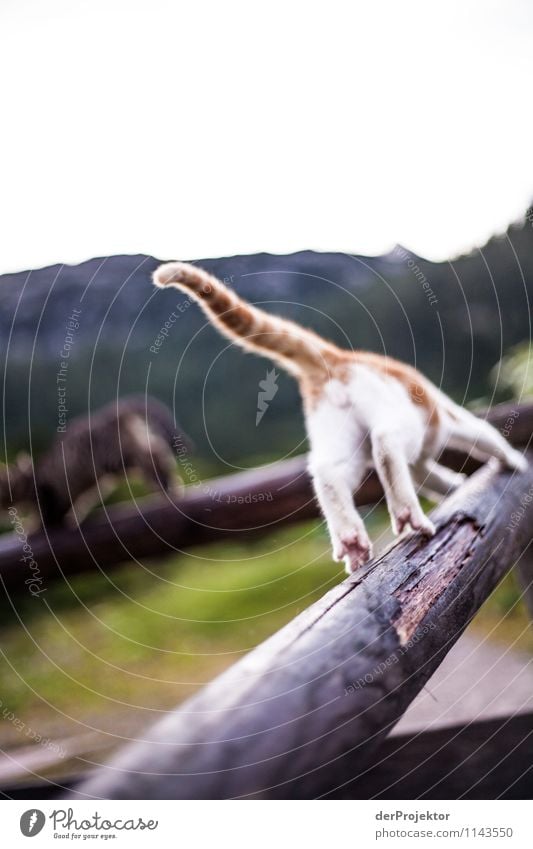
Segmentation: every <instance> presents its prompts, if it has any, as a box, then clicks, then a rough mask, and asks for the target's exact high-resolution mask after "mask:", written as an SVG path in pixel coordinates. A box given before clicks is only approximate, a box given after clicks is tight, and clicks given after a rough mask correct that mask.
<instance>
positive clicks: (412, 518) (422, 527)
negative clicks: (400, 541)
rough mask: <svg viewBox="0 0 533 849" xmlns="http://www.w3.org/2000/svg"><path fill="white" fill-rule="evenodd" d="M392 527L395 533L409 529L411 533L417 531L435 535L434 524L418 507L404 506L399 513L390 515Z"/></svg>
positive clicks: (430, 535)
mask: <svg viewBox="0 0 533 849" xmlns="http://www.w3.org/2000/svg"><path fill="white" fill-rule="evenodd" d="M392 529H393V531H394V533H395V534H396V535H400V534H403V533H404V532H405V531H409V530H411V531H412V532H413V533H416V532H417V531H419V532H420V533H421V534H424V536H426V537H432V536H434V535H435V530H436V529H435V525H434V524H433V522H432V521H431V519H428V517H427V516H426V515H425V513H423V512H422V510H421V509H420V508H418V509H415V508H411V507H404V508H403V509H402V510H400V511H399V513H398V514H397V515H395V516H393V517H392Z"/></svg>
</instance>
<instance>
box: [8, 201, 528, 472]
mask: <svg viewBox="0 0 533 849" xmlns="http://www.w3.org/2000/svg"><path fill="white" fill-rule="evenodd" d="M531 220H532V216H531V215H528V216H526V217H525V218H524V221H522V222H520V223H518V224H516V225H514V226H512V227H510V228H509V230H508V232H507V233H506V234H505V235H503V236H499V237H496V238H493V239H492V240H491V241H489V243H488V244H487V245H485V246H484V247H483V249H482V250H479V251H474V252H473V253H472V254H469V255H468V256H463V257H459V258H457V259H455V260H453V261H452V262H447V263H432V262H429V261H427V260H424V259H421V258H418V257H416V256H414V255H413V254H411V253H409V252H408V251H406V250H404V249H403V248H401V247H398V248H396V249H395V250H394V251H392V252H391V253H390V254H389V255H386V256H382V257H370V258H369V257H361V256H350V255H343V254H332V253H329V254H328V253H315V252H312V251H303V252H300V253H297V254H292V255H289V256H273V255H269V254H257V255H251V256H238V257H230V258H224V259H211V260H198V262H199V264H201V265H203V266H204V267H206V268H208V269H209V270H210V271H212V272H214V273H215V274H217V275H218V276H219V277H222V278H223V279H226V281H227V282H228V283H229V285H231V286H233V287H234V288H235V290H236V291H237V292H239V293H240V294H242V295H243V296H244V297H246V298H248V299H250V300H252V301H253V302H255V303H258V304H261V305H263V306H264V308H265V309H268V310H270V311H272V312H277V313H280V314H283V315H287V316H290V317H292V318H295V319H296V320H298V321H300V322H301V323H303V324H305V325H307V326H310V327H313V328H315V329H316V330H318V331H319V332H320V333H322V334H323V335H325V336H327V337H329V338H330V339H333V340H335V341H336V342H338V343H340V344H342V345H344V346H346V347H364V348H369V349H371V350H375V351H380V352H387V353H388V354H390V355H392V356H397V357H400V358H401V359H404V360H407V361H409V362H413V363H416V365H417V366H418V367H419V368H421V369H422V370H423V371H424V372H425V373H426V374H428V376H430V377H431V378H432V379H433V380H434V381H436V382H437V383H439V384H441V385H442V386H443V388H444V389H445V390H446V391H447V392H449V393H451V394H452V395H453V396H454V397H456V398H457V399H459V400H461V401H463V400H469V399H470V400H471V399H473V398H478V397H480V396H490V395H491V393H492V391H493V387H492V385H491V382H490V378H489V373H490V371H491V369H492V367H493V366H494V365H495V363H497V362H498V361H499V360H500V358H501V356H502V353H504V352H505V351H506V350H508V349H509V348H510V347H511V346H513V345H515V344H517V343H518V342H521V341H523V340H528V339H529V337H530V307H529V304H530V301H531V300H533V227H532V224H531ZM157 262H158V260H155V259H153V258H149V257H144V256H115V257H109V258H107V259H93V260H90V261H88V262H85V263H82V264H81V265H78V266H59V265H58V266H53V267H50V268H45V269H41V270H37V271H32V272H31V273H20V274H10V275H4V276H3V277H1V278H0V345H1V348H0V361H1V363H2V366H3V367H4V368H3V382H4V404H5V420H6V439H7V446H8V452H9V453H10V454H11V453H12V452H14V451H15V450H18V449H20V448H28V447H30V445H31V447H32V448H33V450H34V451H39V450H41V449H42V447H43V446H44V445H45V444H46V443H47V442H48V441H49V440H50V439H51V438H52V436H53V434H54V433H55V431H56V429H57V426H58V423H59V419H58V407H59V405H60V404H61V403H62V404H63V406H64V407H65V408H66V414H65V415H66V419H67V421H68V420H69V419H70V418H72V416H73V415H75V414H78V413H80V412H85V411H87V409H88V405H90V406H91V407H93V408H94V407H95V406H97V405H99V404H101V403H102V402H104V401H106V400H108V399H110V398H113V397H115V396H116V395H117V393H118V394H120V395H124V394H128V393H131V392H144V391H145V390H146V389H148V391H149V392H151V393H152V394H154V395H156V396H158V397H160V398H161V399H162V400H164V401H166V402H167V403H168V404H169V405H171V406H174V408H175V412H176V416H177V418H178V420H179V421H180V422H181V423H182V424H183V426H184V427H185V428H186V429H187V430H188V431H189V432H190V433H191V435H192V437H193V439H194V441H195V443H196V450H197V452H198V455H199V456H200V457H202V458H203V460H204V461H205V462H206V463H207V464H208V465H209V467H212V468H213V469H220V468H221V467H222V466H224V465H226V464H227V463H229V464H240V463H242V464H243V465H251V464H253V463H254V462H257V461H260V460H263V459H270V458H274V457H281V456H283V455H284V454H285V453H286V452H291V451H302V450H304V448H305V442H304V441H303V440H304V433H303V427H302V422H301V415H300V412H299V404H298V399H297V392H296V388H295V386H294V384H293V382H292V381H291V379H290V378H289V377H287V376H285V375H283V374H281V375H280V376H279V378H278V379H277V385H278V387H279V388H278V391H277V393H276V394H275V395H274V397H273V399H272V401H271V402H270V406H269V408H268V409H267V411H266V413H265V414H264V415H263V417H262V418H261V421H260V423H259V425H257V426H256V410H257V396H258V391H259V390H260V387H259V382H260V381H262V380H263V379H264V378H265V376H266V371H267V367H268V368H270V364H269V363H268V362H267V361H266V360H263V359H259V358H256V357H251V356H245V355H243V353H242V352H241V351H240V350H237V349H235V348H231V346H229V345H228V343H227V342H226V341H225V340H224V339H222V338H221V337H220V336H219V335H218V334H217V333H216V332H215V331H214V330H213V329H212V328H211V327H210V326H209V325H208V324H207V323H206V321H205V318H204V316H203V314H201V312H200V310H199V309H198V308H197V306H196V305H194V304H191V303H190V302H189V301H188V299H187V297H186V296H185V295H181V294H180V293H179V292H178V291H177V290H170V291H160V290H156V289H155V288H154V287H153V286H152V285H151V282H150V274H151V271H152V270H153V268H154V267H155V266H156V265H157ZM497 397H499V396H497Z"/></svg>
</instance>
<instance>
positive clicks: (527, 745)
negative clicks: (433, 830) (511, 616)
mask: <svg viewBox="0 0 533 849" xmlns="http://www.w3.org/2000/svg"><path fill="white" fill-rule="evenodd" d="M351 772H352V775H353V776H354V778H353V780H351V781H349V783H347V784H345V785H344V786H343V787H340V788H339V789H338V790H337V791H336V792H335V793H334V794H332V796H331V798H335V799H419V800H427V799H531V797H532V796H533V715H532V714H530V713H528V714H515V715H514V716H505V717H499V718H497V719H486V720H483V721H480V722H468V723H466V724H464V725H451V726H448V727H446V728H437V729H435V730H432V731H424V732H422V733H421V734H420V733H419V734H409V735H403V734H402V735H398V736H393V737H389V738H388V739H387V740H385V743H384V744H383V746H382V747H381V749H380V750H379V759H378V762H377V763H376V764H375V765H374V766H372V767H371V768H370V769H368V770H363V771H362V772H360V771H359V763H358V760H357V757H354V759H353V762H352V764H351ZM35 798H39V797H37V796H36V797H35Z"/></svg>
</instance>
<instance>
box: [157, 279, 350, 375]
mask: <svg viewBox="0 0 533 849" xmlns="http://www.w3.org/2000/svg"><path fill="white" fill-rule="evenodd" d="M153 279H154V283H155V285H156V286H160V287H162V288H164V287H165V286H176V287H177V288H179V289H183V290H185V291H186V292H187V293H188V294H190V295H192V297H193V298H194V299H195V300H197V301H198V303H199V304H200V306H201V307H202V309H203V310H204V312H205V313H206V314H207V316H208V317H209V319H210V320H211V321H212V322H213V324H215V325H216V327H218V329H219V330H220V332H221V333H223V334H224V336H227V337H229V338H230V339H232V340H234V341H235V342H236V343H237V344H238V345H240V346H241V347H242V348H245V349H246V350H248V351H254V352H255V353H258V354H263V355H266V356H268V357H270V358H271V359H272V360H274V361H275V362H276V363H278V364H279V365H280V366H281V367H282V368H284V369H286V371H289V372H291V373H292V374H293V375H295V376H296V377H302V376H304V375H305V374H307V373H309V372H314V371H316V370H317V369H318V370H320V371H321V372H324V371H329V369H330V367H331V366H332V365H333V364H334V362H336V361H338V360H339V359H340V358H341V357H342V352H341V351H340V349H339V348H337V347H336V346H335V345H333V344H332V343H330V342H326V340H324V339H322V338H321V337H320V336H318V335H317V334H315V333H313V331H311V330H306V329H305V328H304V327H300V325H298V324H295V323H294V322H292V321H290V320H288V319H285V318H281V317H279V316H274V315H270V314H269V313H266V312H264V311H263V310H261V309H258V308H257V307H254V306H252V304H249V303H247V302H246V301H243V300H242V299H241V298H239V296H238V295H237V294H236V293H235V292H233V291H232V290H231V289H228V287H227V286H225V285H224V283H222V282H221V281H220V280H217V278H216V277H213V275H211V274H209V273H208V272H207V271H204V270H203V269H201V268H197V267H196V266H194V265H189V264H188V263H185V262H167V263H166V264H165V265H160V266H159V268H158V269H156V271H155V272H154V277H153Z"/></svg>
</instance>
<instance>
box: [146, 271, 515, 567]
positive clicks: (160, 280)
mask: <svg viewBox="0 0 533 849" xmlns="http://www.w3.org/2000/svg"><path fill="white" fill-rule="evenodd" d="M154 283H155V284H156V285H157V286H161V287H165V286H177V287H178V288H180V289H183V290H185V291H186V292H187V293H188V294H190V295H192V297H193V298H195V299H196V300H197V301H198V303H199V304H200V306H201V307H202V308H203V310H204V312H205V313H206V314H207V315H208V317H209V318H210V320H211V321H212V322H213V324H215V325H216V327H218V329H219V330H220V331H221V333H223V334H224V335H225V336H227V337H229V338H230V339H232V340H234V341H235V342H236V343H237V344H238V345H240V346H241V347H243V348H245V349H246V350H247V351H254V352H256V353H258V354H262V355H264V356H267V357H270V358H271V359H272V360H274V362H276V363H277V364H278V365H279V366H281V367H282V368H284V369H285V370H286V371H288V372H290V374H292V375H293V376H294V377H295V378H296V379H297V381H298V383H299V386H300V391H301V395H302V399H303V404H304V413H305V420H306V426H307V432H308V436H309V441H310V454H309V471H310V473H311V476H312V478H313V482H314V486H315V491H316V494H317V497H318V500H319V502H320V506H321V508H322V510H323V513H324V516H325V518H326V522H327V525H328V529H329V533H330V537H331V542H332V545H333V557H334V559H335V560H336V561H341V560H344V562H345V564H346V570H347V571H348V572H353V571H354V570H355V569H357V568H358V567H360V566H361V565H362V564H364V563H365V562H366V561H367V560H368V559H369V558H370V557H371V553H372V548H371V544H370V540H369V538H368V534H367V532H366V529H365V526H364V524H363V521H362V519H361V517H360V515H359V514H358V512H357V510H356V508H355V504H354V499H353V494H354V491H355V490H356V489H357V487H358V486H359V484H360V483H361V481H362V480H363V478H364V476H365V474H366V473H367V471H368V469H369V468H372V467H373V468H374V469H375V470H376V472H377V474H378V476H379V479H380V481H381V483H382V485H383V490H384V492H385V497H386V500H387V506H388V509H389V513H390V517H391V522H392V527H393V530H394V532H395V533H396V534H399V533H402V531H404V530H408V529H410V530H411V531H420V532H421V533H423V534H426V535H427V536H432V535H433V534H434V532H435V528H434V526H433V523H432V522H431V521H430V520H429V519H428V517H427V516H426V515H425V514H424V512H423V511H422V508H421V507H420V504H419V501H418V497H417V488H419V489H421V490H422V491H426V492H427V493H428V494H433V495H435V494H436V495H437V496H439V497H440V496H442V495H446V494H447V493H449V492H450V491H452V490H454V489H455V488H457V486H458V485H459V484H460V483H461V482H462V480H463V478H464V476H463V475H459V474H457V473H455V472H453V471H451V470H450V469H448V468H445V467H444V466H442V465H441V464H439V463H437V462H436V460H435V458H436V457H438V456H439V455H440V453H441V451H442V449H443V447H444V446H448V447H450V448H457V449H459V450H462V451H465V452H466V453H470V454H471V455H472V456H474V457H476V458H478V459H479V460H481V461H486V460H488V459H489V458H490V457H496V458H497V459H498V460H499V461H501V462H502V463H503V464H504V465H505V466H508V467H510V468H511V469H517V470H523V469H524V468H525V467H526V465H527V464H526V460H525V458H524V457H523V456H522V455H521V454H520V453H519V452H518V451H515V450H514V449H513V448H511V446H510V445H509V444H508V443H507V442H506V441H505V439H504V438H503V437H502V436H500V434H499V433H498V431H497V430H495V429H494V428H493V427H492V426H491V425H489V424H488V422H486V421H484V420H482V419H478V418H476V416H474V415H473V414H472V413H469V412H468V411H467V410H464V409H463V408H462V407H460V406H458V405H457V404H455V403H454V402H453V401H451V400H450V399H449V398H448V397H447V396H446V395H445V394H444V393H443V392H441V391H440V390H439V389H437V387H436V386H434V385H433V384H432V383H431V382H430V381H429V380H427V379H426V378H425V377H424V376H423V375H422V374H420V372H418V371H417V370H416V369H414V368H413V367H412V366H408V365H405V364H404V363H401V362H398V361H397V360H393V359H391V358H389V357H386V356H380V355H378V354H373V353H369V352H366V351H347V350H343V349H341V348H338V347H337V346H336V345H334V344H332V343H331V342H327V341H326V340H325V339H322V338H321V337H320V336H318V335H317V334H315V333H314V332H312V331H310V330H307V329H305V328H303V327H301V326H299V325H298V324H295V323H294V322H292V321H289V320H287V319H285V318H281V317H278V316H273V315H270V314H269V313H266V312H263V311H262V310H260V309H258V308H257V307H255V306H253V305H252V304H249V303H247V302H246V301H243V300H242V299H241V298H239V296H238V295H237V294H235V292H233V291H232V290H230V289H228V287H227V286H225V285H224V284H223V283H221V282H220V281H219V280H217V279H216V277H213V276H212V275H211V274H208V273H207V272H206V271H203V270H202V269H201V268H197V267H196V266H193V265H189V264H187V263H182V262H169V263H166V264H164V265H161V266H160V267H159V268H158V269H157V270H156V271H155V273H154Z"/></svg>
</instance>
